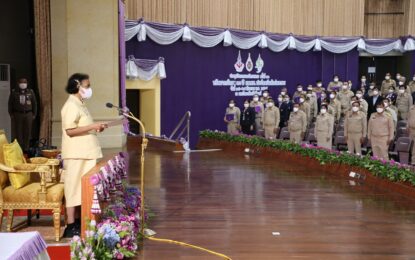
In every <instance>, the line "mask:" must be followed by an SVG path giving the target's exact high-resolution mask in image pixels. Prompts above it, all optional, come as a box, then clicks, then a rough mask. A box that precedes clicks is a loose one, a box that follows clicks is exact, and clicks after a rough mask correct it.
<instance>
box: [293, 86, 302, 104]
mask: <svg viewBox="0 0 415 260" xmlns="http://www.w3.org/2000/svg"><path fill="white" fill-rule="evenodd" d="M303 94H304V90H303V86H301V85H300V84H298V85H297V90H296V91H295V92H294V95H293V100H295V99H297V98H300V96H301V95H303Z"/></svg>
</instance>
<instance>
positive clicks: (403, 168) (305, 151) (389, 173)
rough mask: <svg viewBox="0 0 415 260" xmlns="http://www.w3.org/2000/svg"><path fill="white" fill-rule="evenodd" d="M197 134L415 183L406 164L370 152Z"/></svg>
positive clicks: (209, 132) (241, 136) (413, 176)
mask: <svg viewBox="0 0 415 260" xmlns="http://www.w3.org/2000/svg"><path fill="white" fill-rule="evenodd" d="M200 137H203V138H208V139H215V140H221V141H227V142H239V143H245V144H248V145H253V146H258V147H270V148H274V149H276V150H281V151H288V152H292V153H295V154H300V155H302V156H306V157H310V158H314V159H316V160H318V161H319V162H320V164H322V165H324V164H328V163H338V164H344V165H349V166H356V167H360V168H364V169H367V170H369V171H370V172H371V173H372V174H373V175H374V176H377V177H381V178H387V179H389V180H390V181H394V182H396V181H401V182H408V183H410V184H412V185H413V186H415V173H414V172H413V171H412V169H411V167H410V166H409V165H405V164H401V163H399V162H396V161H394V160H390V161H387V160H383V159H379V158H377V157H374V156H370V155H365V156H361V155H354V154H349V153H347V152H341V151H337V150H330V149H325V148H322V147H318V146H314V145H311V144H302V145H298V144H294V143H291V142H289V141H283V140H267V139H265V138H262V137H259V136H248V135H230V134H228V133H225V132H220V131H217V130H215V131H211V130H204V131H201V132H200Z"/></svg>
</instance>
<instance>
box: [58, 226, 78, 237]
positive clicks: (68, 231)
mask: <svg viewBox="0 0 415 260" xmlns="http://www.w3.org/2000/svg"><path fill="white" fill-rule="evenodd" d="M80 233H81V232H80V229H79V227H77V226H76V225H75V224H69V225H68V226H67V227H66V228H65V231H63V236H62V237H64V238H72V237H74V236H79V234H80Z"/></svg>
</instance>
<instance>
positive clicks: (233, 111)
mask: <svg viewBox="0 0 415 260" xmlns="http://www.w3.org/2000/svg"><path fill="white" fill-rule="evenodd" d="M240 119H241V110H239V108H238V107H237V106H236V105H235V101H234V100H230V101H229V106H228V107H227V108H226V111H225V117H224V118H223V120H224V121H225V123H226V124H227V128H228V130H227V132H228V134H231V135H236V134H239V130H240V125H239V122H240Z"/></svg>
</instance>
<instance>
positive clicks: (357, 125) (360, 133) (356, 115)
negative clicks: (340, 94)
mask: <svg viewBox="0 0 415 260" xmlns="http://www.w3.org/2000/svg"><path fill="white" fill-rule="evenodd" d="M359 110H360V103H359V102H358V101H355V102H353V104H352V110H351V111H349V113H347V115H346V117H345V119H344V137H345V138H346V142H347V149H348V151H349V153H355V154H357V155H360V154H362V143H363V142H364V140H365V138H366V133H367V117H366V114H365V113H363V112H361V111H359Z"/></svg>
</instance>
